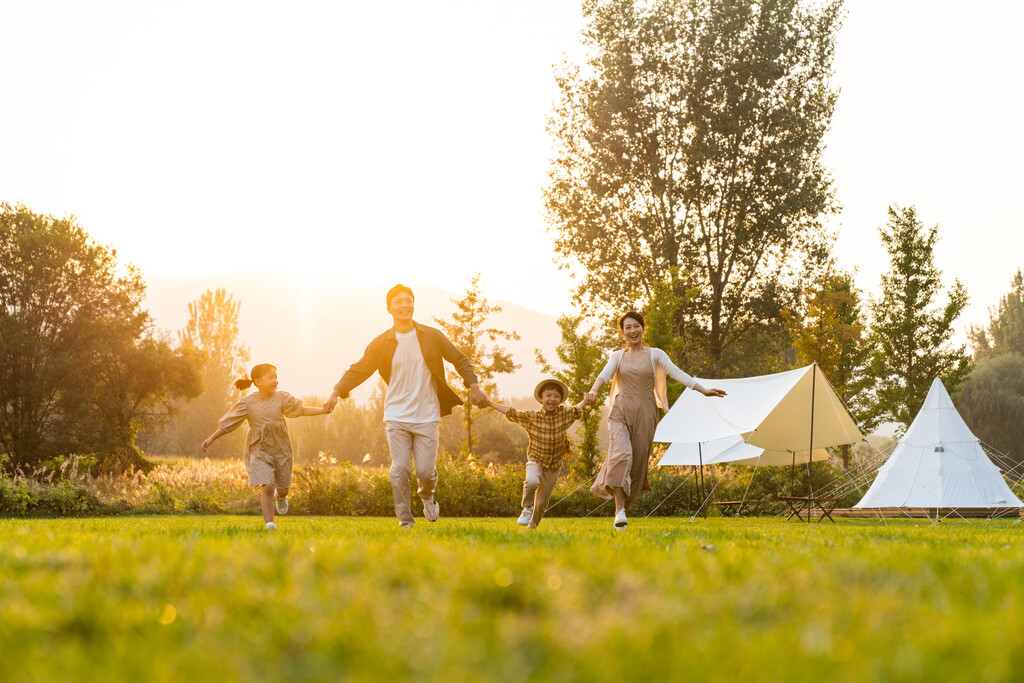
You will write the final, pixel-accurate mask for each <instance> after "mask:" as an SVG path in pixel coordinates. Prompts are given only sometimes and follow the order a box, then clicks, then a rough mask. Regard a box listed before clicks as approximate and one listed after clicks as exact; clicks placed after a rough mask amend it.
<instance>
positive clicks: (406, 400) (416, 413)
mask: <svg viewBox="0 0 1024 683" xmlns="http://www.w3.org/2000/svg"><path fill="white" fill-rule="evenodd" d="M395 339H397V340H398V348H397V349H395V357H394V358H393V359H392V361H391V382H390V383H389V384H388V392H387V395H386V396H385V397H384V421H385V422H415V423H424V422H439V421H440V420H441V404H440V402H439V401H438V400H437V391H436V390H435V389H434V384H433V382H432V380H431V377H430V370H429V369H428V368H427V364H426V362H425V361H424V360H423V351H422V350H421V349H420V341H419V339H418V338H417V337H416V330H413V331H412V332H405V333H400V332H395Z"/></svg>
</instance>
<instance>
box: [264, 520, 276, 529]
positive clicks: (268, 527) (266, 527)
mask: <svg viewBox="0 0 1024 683" xmlns="http://www.w3.org/2000/svg"><path fill="white" fill-rule="evenodd" d="M263 528H264V529H266V530H267V531H276V530H277V525H276V524H274V523H273V522H267V523H266V525H265V526H264V527H263Z"/></svg>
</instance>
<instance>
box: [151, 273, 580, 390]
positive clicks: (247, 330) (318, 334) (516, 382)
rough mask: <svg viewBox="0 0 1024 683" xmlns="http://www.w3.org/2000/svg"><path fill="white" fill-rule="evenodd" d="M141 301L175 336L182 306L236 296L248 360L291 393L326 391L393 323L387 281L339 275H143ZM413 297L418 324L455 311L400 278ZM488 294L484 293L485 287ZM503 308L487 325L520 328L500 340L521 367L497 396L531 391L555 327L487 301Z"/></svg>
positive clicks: (551, 348) (550, 351)
mask: <svg viewBox="0 0 1024 683" xmlns="http://www.w3.org/2000/svg"><path fill="white" fill-rule="evenodd" d="M146 282H147V286H148V287H147V295H146V300H145V303H144V306H145V307H146V308H147V309H148V310H149V312H150V315H152V316H153V318H154V320H155V321H156V325H157V327H159V328H161V329H163V330H166V331H168V332H170V333H171V334H172V335H175V336H176V335H177V331H178V330H180V329H182V328H184V326H185V323H186V322H187V321H188V304H189V302H191V301H195V300H196V299H198V298H199V297H200V296H201V295H202V293H203V292H204V291H206V290H207V289H218V288H221V287H223V288H224V289H226V290H227V291H228V292H229V293H231V294H232V295H233V296H234V298H235V300H237V301H241V302H242V306H241V309H240V311H239V331H240V337H241V341H242V342H243V343H244V344H246V345H247V346H248V347H249V349H250V352H251V362H252V363H264V362H268V363H273V364H275V365H276V366H277V367H278V374H279V375H280V377H281V389H283V390H284V391H288V392H290V393H293V394H295V395H297V396H309V395H314V394H315V395H318V396H323V395H325V394H328V393H330V391H331V388H332V387H333V385H334V383H335V382H337V381H338V379H339V378H340V377H341V374H342V373H343V372H344V371H345V370H346V369H347V368H348V366H349V365H351V364H352V363H353V362H355V361H356V360H358V359H359V357H360V356H361V355H362V353H363V349H365V348H366V344H367V343H369V341H370V340H371V339H373V338H374V337H375V336H377V335H378V334H380V333H381V332H383V331H384V330H386V329H387V328H389V327H391V316H390V315H388V312H387V309H386V306H385V301H384V297H385V294H386V292H387V290H388V288H389V287H388V286H386V285H378V284H373V283H368V282H355V281H347V280H342V279H323V280H319V281H316V282H312V283H311V282H309V281H301V282H300V281H298V280H295V279H289V278H287V277H286V276H284V275H282V274H276V273H265V272H259V271H237V272H233V273H225V274H223V275H216V276H212V277H204V278H160V277H148V278H146ZM406 284H408V285H409V286H410V287H411V288H412V290H413V292H414V293H415V295H416V316H415V317H416V320H417V322H420V323H423V324H426V325H430V326H432V327H437V323H436V322H435V321H434V318H435V317H439V318H442V319H446V318H448V317H449V316H450V315H451V313H452V312H453V311H454V310H455V306H454V304H452V303H451V301H450V299H452V298H455V299H459V298H462V296H464V294H453V293H451V292H446V291H444V290H441V289H439V288H437V287H432V286H430V285H424V284H416V283H406ZM484 295H485V296H486V292H485V293H484ZM490 303H492V304H498V305H500V306H501V307H502V311H501V312H500V313H496V314H495V315H494V316H493V317H492V318H490V319H489V325H490V326H493V327H497V328H499V329H503V330H509V331H515V332H518V333H519V335H520V337H521V339H520V340H519V341H509V342H506V343H505V344H503V346H504V347H505V348H506V349H508V350H509V351H511V353H512V356H513V358H514V360H515V362H517V363H519V364H520V366H521V367H520V369H519V370H517V371H516V372H515V373H512V374H510V375H499V376H498V377H497V379H496V382H497V385H498V390H499V392H500V394H501V396H502V397H504V398H512V397H519V396H529V395H532V393H533V387H534V386H535V385H536V383H537V381H539V380H540V377H541V371H540V368H539V367H538V366H537V364H536V360H535V356H536V354H535V352H534V349H537V348H539V349H540V350H541V352H542V353H543V354H544V356H545V358H547V359H548V360H549V361H551V362H555V361H556V360H557V359H556V358H555V347H556V346H557V345H558V343H559V341H560V333H559V330H558V325H557V324H556V321H555V318H554V317H552V316H550V315H546V314H543V313H538V312H537V311H532V310H530V309H528V308H525V307H523V306H520V305H519V304H516V303H514V302H510V301H491V302H490ZM375 386H376V378H374V379H371V380H368V381H366V382H365V383H364V384H363V385H362V386H361V387H359V389H358V390H357V391H356V392H354V393H353V397H354V398H355V400H356V401H357V402H360V403H361V402H363V401H365V400H366V399H367V398H369V396H370V394H371V393H372V392H373V389H374V387H375Z"/></svg>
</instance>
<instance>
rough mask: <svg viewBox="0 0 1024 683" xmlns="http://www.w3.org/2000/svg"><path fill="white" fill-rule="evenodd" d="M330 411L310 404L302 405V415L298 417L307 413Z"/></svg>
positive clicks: (316, 413)
mask: <svg viewBox="0 0 1024 683" xmlns="http://www.w3.org/2000/svg"><path fill="white" fill-rule="evenodd" d="M329 412H331V411H329V410H327V409H326V408H313V407H312V406H302V415H300V416H299V417H307V416H309V415H326V414H327V413H329Z"/></svg>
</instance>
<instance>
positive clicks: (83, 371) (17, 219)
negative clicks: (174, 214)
mask: <svg viewBox="0 0 1024 683" xmlns="http://www.w3.org/2000/svg"><path fill="white" fill-rule="evenodd" d="M144 295H145V286H144V284H143V282H142V277H141V275H140V273H139V272H138V270H136V269H135V268H133V267H131V266H125V265H122V264H120V263H119V262H118V260H117V253H116V252H115V251H114V250H113V249H110V248H108V247H106V246H102V245H98V244H96V243H95V242H93V241H92V240H90V239H89V236H88V235H87V234H86V232H85V231H84V230H83V229H82V228H81V227H80V226H78V225H77V224H76V223H75V221H74V219H73V218H66V219H56V218H53V217H52V216H43V215H39V214H35V213H33V212H32V211H30V210H29V209H28V208H27V207H25V206H21V205H19V206H15V207H12V206H11V205H9V204H0V448H2V450H3V451H5V452H6V453H8V454H9V455H10V457H11V462H12V464H13V465H15V466H19V465H25V466H31V465H36V464H38V463H40V462H42V461H43V460H46V459H47V458H49V457H51V456H54V455H61V454H68V453H72V452H78V453H82V452H83V451H85V450H89V451H92V452H94V453H96V455H97V456H98V457H99V458H100V459H101V460H102V459H104V458H106V457H107V456H108V455H109V454H110V452H111V451H113V450H116V449H118V448H122V447H130V448H134V434H135V432H136V431H137V429H138V427H139V425H140V424H142V423H144V421H145V418H146V416H147V415H148V413H149V412H151V411H152V410H153V407H154V405H156V404H157V403H159V402H160V401H161V400H162V399H163V398H166V397H169V396H174V395H178V394H181V395H188V394H189V393H190V392H191V391H192V390H193V388H192V387H191V386H190V383H189V378H188V375H189V360H188V358H186V357H185V356H184V355H182V356H181V357H180V359H179V358H177V357H176V353H175V352H174V351H172V350H171V349H170V347H169V345H167V344H166V343H165V342H160V341H157V340H155V339H153V338H152V336H151V321H150V317H149V314H148V313H147V312H146V311H145V310H143V308H142V300H143V297H144ZM155 358H156V359H158V360H155V361H154V359H155ZM178 360H180V361H181V363H178ZM179 372H180V374H181V376H180V377H177V376H174V375H175V373H179ZM154 373H155V374H154ZM179 379H181V380H182V381H181V382H178V380H179Z"/></svg>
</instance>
